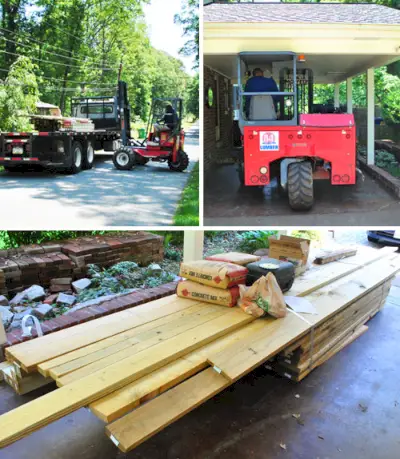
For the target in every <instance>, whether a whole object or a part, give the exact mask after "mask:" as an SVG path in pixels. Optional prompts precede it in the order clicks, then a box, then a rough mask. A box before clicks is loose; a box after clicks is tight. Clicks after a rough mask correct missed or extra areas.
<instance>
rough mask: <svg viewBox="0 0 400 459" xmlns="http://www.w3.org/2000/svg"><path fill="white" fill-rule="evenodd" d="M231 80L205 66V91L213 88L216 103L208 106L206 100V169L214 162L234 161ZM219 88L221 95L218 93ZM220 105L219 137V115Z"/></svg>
mask: <svg viewBox="0 0 400 459" xmlns="http://www.w3.org/2000/svg"><path fill="white" fill-rule="evenodd" d="M231 87H232V85H231V81H230V80H229V78H227V77H226V76H224V75H222V74H220V73H218V72H216V71H215V70H213V69H211V68H210V67H207V66H205V67H204V93H205V95H206V96H207V93H208V89H209V88H211V89H212V91H213V94H214V101H215V103H214V104H213V105H212V107H208V105H207V103H206V101H204V131H203V132H204V169H205V170H207V169H209V168H210V167H211V166H212V165H213V164H218V163H227V162H232V159H231V155H230V152H231V150H232V101H231ZM218 88H219V97H218V100H217V93H218ZM218 107H219V119H220V123H219V124H220V126H219V134H220V135H219V138H217V116H218Z"/></svg>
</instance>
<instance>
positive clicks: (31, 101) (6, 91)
mask: <svg viewBox="0 0 400 459" xmlns="http://www.w3.org/2000/svg"><path fill="white" fill-rule="evenodd" d="M34 70H35V66H34V64H32V62H31V61H30V60H29V58H27V57H20V58H18V59H17V60H16V61H15V62H14V64H12V65H11V68H10V71H9V73H8V76H7V78H6V80H5V81H4V83H3V84H2V85H0V130H2V131H27V130H29V129H31V127H32V126H31V125H30V122H29V117H28V116H27V115H28V114H30V113H34V112H35V108H36V103H37V102H38V101H39V89H38V85H37V81H36V76H35V72H34Z"/></svg>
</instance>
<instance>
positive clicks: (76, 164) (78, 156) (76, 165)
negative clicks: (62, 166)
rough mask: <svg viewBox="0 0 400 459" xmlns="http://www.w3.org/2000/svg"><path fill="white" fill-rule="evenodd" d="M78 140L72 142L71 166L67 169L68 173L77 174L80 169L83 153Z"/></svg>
mask: <svg viewBox="0 0 400 459" xmlns="http://www.w3.org/2000/svg"><path fill="white" fill-rule="evenodd" d="M82 150H83V149H82V144H81V143H80V142H73V143H72V166H71V167H70V168H69V169H68V172H69V173H70V174H78V173H79V172H80V171H81V170H82V162H83V153H82Z"/></svg>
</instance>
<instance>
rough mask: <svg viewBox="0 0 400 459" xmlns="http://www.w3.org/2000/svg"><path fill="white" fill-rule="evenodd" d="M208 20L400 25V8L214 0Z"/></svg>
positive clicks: (361, 4)
mask: <svg viewBox="0 0 400 459" xmlns="http://www.w3.org/2000/svg"><path fill="white" fill-rule="evenodd" d="M204 22H225V23H226V22H241V23H245V22H250V23H252V22H258V23H260V22H263V23H274V22H280V23H282V22H290V23H293V22H297V23H314V24H315V23H320V24H385V25H393V24H400V10H396V9H394V8H388V7H386V6H382V5H375V4H371V3H358V4H351V3H230V4H222V3H213V4H211V5H207V6H205V7H204Z"/></svg>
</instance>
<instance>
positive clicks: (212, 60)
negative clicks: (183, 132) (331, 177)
mask: <svg viewBox="0 0 400 459" xmlns="http://www.w3.org/2000/svg"><path fill="white" fill-rule="evenodd" d="M399 26H400V11H398V10H395V9H392V8H388V7H384V6H381V5H374V4H342V3H340V4H322V3H318V4H309V3H307V4H304V3H302V4H300V3H299V4H293V3H276V2H275V3H264V2H260V3H257V2H253V3H240V2H233V3H229V4H226V3H213V4H209V5H206V6H205V7H204V45H203V46H204V47H203V52H204V65H205V67H206V69H208V71H211V72H213V74H214V75H215V77H213V78H215V81H219V80H218V79H219V78H222V81H223V84H218V85H217V91H216V94H215V95H214V96H215V97H214V98H215V100H216V107H215V110H214V111H212V110H207V108H205V113H204V121H205V132H204V145H205V149H206V150H207V149H208V148H211V147H212V145H213V143H216V146H217V147H220V146H221V143H222V142H223V141H224V140H225V141H226V142H229V141H230V134H227V133H226V132H225V133H224V132H221V129H222V130H225V131H226V130H227V129H228V124H229V119H230V121H232V117H233V115H232V108H231V107H230V105H231V104H230V103H229V102H228V101H229V97H230V96H229V93H230V92H231V87H230V86H231V84H234V83H235V78H236V75H237V54H238V53H239V52H245V51H275V52H282V51H290V52H295V53H297V54H298V55H299V56H300V55H304V57H305V62H298V69H302V68H310V69H311V70H312V71H313V74H314V83H315V84H334V85H335V101H334V102H335V107H339V84H340V83H341V82H343V81H346V82H347V112H348V113H352V112H353V98H352V79H353V78H354V77H355V76H357V75H359V74H362V73H366V74H367V84H366V86H367V88H366V90H367V132H368V140H367V152H368V154H367V162H368V164H371V165H373V164H374V162H375V158H374V156H375V155H374V144H375V85H374V69H375V68H377V67H380V66H383V65H387V64H390V63H392V62H395V61H397V60H398V59H399V58H400V27H399ZM271 70H272V75H273V76H274V77H275V78H277V76H278V73H279V66H276V67H275V66H273V67H272V69H271ZM207 90H208V87H207V82H206V81H205V93H206V95H207ZM224 116H225V119H226V121H227V122H228V124H225V125H224V123H223V122H222V121H221V118H222V117H224ZM212 125H214V127H215V130H213V129H210V126H212ZM224 134H225V135H224ZM205 154H206V166H207V165H208V164H209V163H210V162H212V161H213V158H212V154H213V153H210V155H211V158H210V161H207V152H205Z"/></svg>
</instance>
